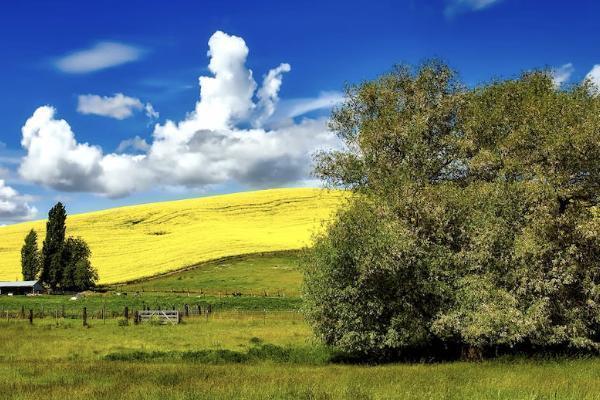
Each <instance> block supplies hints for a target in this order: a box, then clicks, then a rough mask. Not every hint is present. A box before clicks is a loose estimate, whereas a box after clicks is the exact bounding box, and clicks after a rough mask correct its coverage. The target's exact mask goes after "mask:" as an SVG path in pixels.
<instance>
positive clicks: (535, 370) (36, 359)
mask: <svg viewBox="0 0 600 400" xmlns="http://www.w3.org/2000/svg"><path fill="white" fill-rule="evenodd" d="M268 345H270V346H275V347H273V348H274V349H292V350H294V349H295V350H294V351H295V352H296V353H298V354H299V355H300V358H299V359H297V360H290V361H289V362H281V361H277V360H275V359H271V358H270V356H269V354H270V353H269V352H268V351H266V350H262V349H267V348H268ZM265 346H267V347H265ZM252 349H255V350H254V352H255V353H256V352H258V355H259V356H258V358H251V359H249V360H244V359H242V360H236V359H235V358H231V357H230V358H231V360H230V361H229V362H224V363H223V362H221V361H219V359H218V358H217V359H216V363H215V362H212V361H210V360H213V359H214V358H210V359H209V360H208V361H207V359H206V358H202V357H187V358H186V357H185V356H181V355H192V356H193V355H194V354H197V353H198V352H202V351H205V352H209V353H208V354H210V352H211V351H214V352H215V353H214V354H219V353H218V352H219V351H225V352H227V351H229V352H230V353H224V354H233V355H235V354H242V355H243V354H249V353H251V352H252ZM134 351H137V352H139V354H140V355H144V354H149V355H152V354H154V355H155V356H156V353H155V352H166V354H165V355H164V356H160V355H159V358H156V357H155V356H149V358H148V359H147V360H141V361H139V360H135V361H114V360H116V359H124V360H127V359H128V357H127V354H132V352H134ZM327 354H328V350H327V349H326V348H323V347H322V346H321V345H319V344H317V343H316V342H315V341H314V339H313V338H312V336H311V333H310V329H309V328H308V326H307V325H306V324H305V323H304V322H303V321H302V320H298V319H289V318H286V317H285V314H281V316H277V314H272V318H271V319H268V320H266V321H263V320H261V319H260V318H255V317H254V316H251V317H248V316H243V315H241V316H234V315H230V316H229V317H223V318H215V319H210V320H208V321H206V320H202V319H192V320H188V322H187V323H186V324H183V325H179V326H151V325H141V326H133V325H130V326H118V325H117V323H116V321H115V320H112V321H107V322H106V323H105V324H102V323H99V322H92V324H91V327H90V328H83V327H82V326H81V325H80V324H79V323H76V322H74V321H61V322H59V324H58V326H57V325H56V323H55V322H54V321H52V320H50V319H47V320H45V321H38V322H37V323H36V324H34V326H29V325H28V324H27V323H26V322H16V321H13V322H11V323H0V361H1V362H0V394H1V395H2V396H1V398H2V399H39V398H44V399H117V398H118V399H165V398H168V399H225V398H226V399H473V400H474V399H548V400H550V399H598V398H599V393H600V379H599V377H600V360H599V359H597V358H592V359H554V360H552V359H550V360H526V359H516V360H514V359H511V360H509V359H500V360H495V361H484V362H479V363H465V362H453V363H441V364H387V365H379V366H369V365H342V364H335V363H332V362H331V361H329V362H328V361H326V359H327V358H326V357H327ZM111 355H112V356H111ZM138 357H139V356H138ZM153 357H155V358H153ZM161 357H162V358H161ZM324 357H325V358H324ZM225 359H227V357H225V358H223V360H225ZM323 360H325V362H323Z"/></svg>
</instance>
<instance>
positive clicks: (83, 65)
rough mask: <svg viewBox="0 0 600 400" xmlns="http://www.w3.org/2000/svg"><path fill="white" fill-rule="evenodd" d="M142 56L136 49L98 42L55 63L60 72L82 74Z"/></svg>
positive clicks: (140, 50)
mask: <svg viewBox="0 0 600 400" xmlns="http://www.w3.org/2000/svg"><path fill="white" fill-rule="evenodd" d="M143 55H144V51H143V50H142V49H140V48H138V47H135V46H130V45H127V44H123V43H117V42H100V43H97V44H96V45H94V46H92V47H91V48H89V49H84V50H78V51H74V52H72V53H69V54H67V55H65V56H63V57H61V58H59V59H58V60H56V61H55V63H54V65H55V66H56V68H58V69H59V70H60V71H62V72H67V73H72V74H84V73H88V72H94V71H99V70H102V69H106V68H111V67H116V66H117V65H121V64H125V63H129V62H132V61H136V60H138V59H139V58H141V57H142V56H143Z"/></svg>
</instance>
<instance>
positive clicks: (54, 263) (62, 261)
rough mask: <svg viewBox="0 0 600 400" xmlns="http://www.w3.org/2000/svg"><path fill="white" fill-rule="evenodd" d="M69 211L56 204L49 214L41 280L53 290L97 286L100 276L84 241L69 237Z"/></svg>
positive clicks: (60, 204)
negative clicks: (67, 235) (67, 231)
mask: <svg viewBox="0 0 600 400" xmlns="http://www.w3.org/2000/svg"><path fill="white" fill-rule="evenodd" d="M66 220H67V211H66V210H65V207H64V206H63V204H62V203H57V204H56V205H55V206H54V207H52V209H50V212H49V213H48V222H47V223H46V239H45V240H44V245H43V247H42V271H41V280H42V282H43V283H44V284H46V285H48V286H49V287H50V288H51V289H52V290H57V289H59V290H63V291H64V290H68V291H77V290H85V289H89V288H92V287H94V286H95V284H96V281H97V280H98V273H97V271H96V270H95V269H94V267H93V266H92V263H91V261H90V257H91V255H92V252H91V250H90V248H89V246H88V245H87V243H86V242H85V241H84V240H83V239H82V238H79V237H78V238H73V237H68V238H67V239H66V240H65V236H66Z"/></svg>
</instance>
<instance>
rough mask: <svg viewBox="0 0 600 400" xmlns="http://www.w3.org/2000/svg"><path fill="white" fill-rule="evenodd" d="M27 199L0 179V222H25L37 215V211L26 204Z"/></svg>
mask: <svg viewBox="0 0 600 400" xmlns="http://www.w3.org/2000/svg"><path fill="white" fill-rule="evenodd" d="M27 201H28V198H27V197H26V196H22V195H20V194H19V193H18V192H17V191H16V190H15V189H13V188H12V187H10V186H7V185H6V182H5V181H4V179H0V220H1V221H25V220H30V219H33V218H34V217H35V216H36V215H37V212H38V211H37V209H36V208H35V207H32V206H30V205H29V204H28V202H27Z"/></svg>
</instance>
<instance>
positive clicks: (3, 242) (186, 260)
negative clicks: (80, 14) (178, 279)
mask: <svg viewBox="0 0 600 400" xmlns="http://www.w3.org/2000/svg"><path fill="white" fill-rule="evenodd" d="M345 196H346V194H345V193H343V192H340V191H325V190H319V189H273V190H264V191H257V192H245V193H236V194H230V195H222V196H214V197H205V198H198V199H190V200H181V201H172V202H164V203H153V204H146V205H139V206H130V207H121V208H115V209H111V210H105V211H98V212H93V213H87V214H79V215H72V216H69V217H68V219H67V226H68V232H67V234H69V235H74V236H81V237H83V238H84V239H85V240H86V241H87V242H88V243H89V245H90V248H91V249H92V252H93V256H92V263H93V265H94V266H95V267H96V268H97V269H98V272H99V276H100V283H114V282H122V281H127V280H133V279H137V278H141V277H145V276H151V275H155V274H158V273H163V272H166V271H171V270H175V269H179V268H182V267H186V266H189V265H193V264H196V263H199V262H202V261H207V260H213V259H218V258H222V257H226V256H232V255H240V254H248V253H256V252H269V251H279V250H291V249H299V248H301V247H303V246H305V245H307V244H308V243H309V241H310V238H311V235H312V234H313V233H315V232H316V231H317V230H318V229H320V227H321V222H322V221H323V220H326V219H328V218H329V217H330V216H331V214H332V212H333V211H334V210H335V209H337V207H338V206H339V205H340V203H341V201H342V200H343V198H344V197H345ZM67 208H68V205H67ZM31 228H35V229H36V230H37V231H38V234H39V237H40V246H41V241H42V240H43V237H44V234H45V233H44V230H45V222H44V221H37V222H31V223H23V224H18V225H11V226H7V227H2V228H0V280H15V279H20V278H21V273H20V249H21V246H22V244H23V240H24V238H25V235H26V233H27V231H29V229H31Z"/></svg>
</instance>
